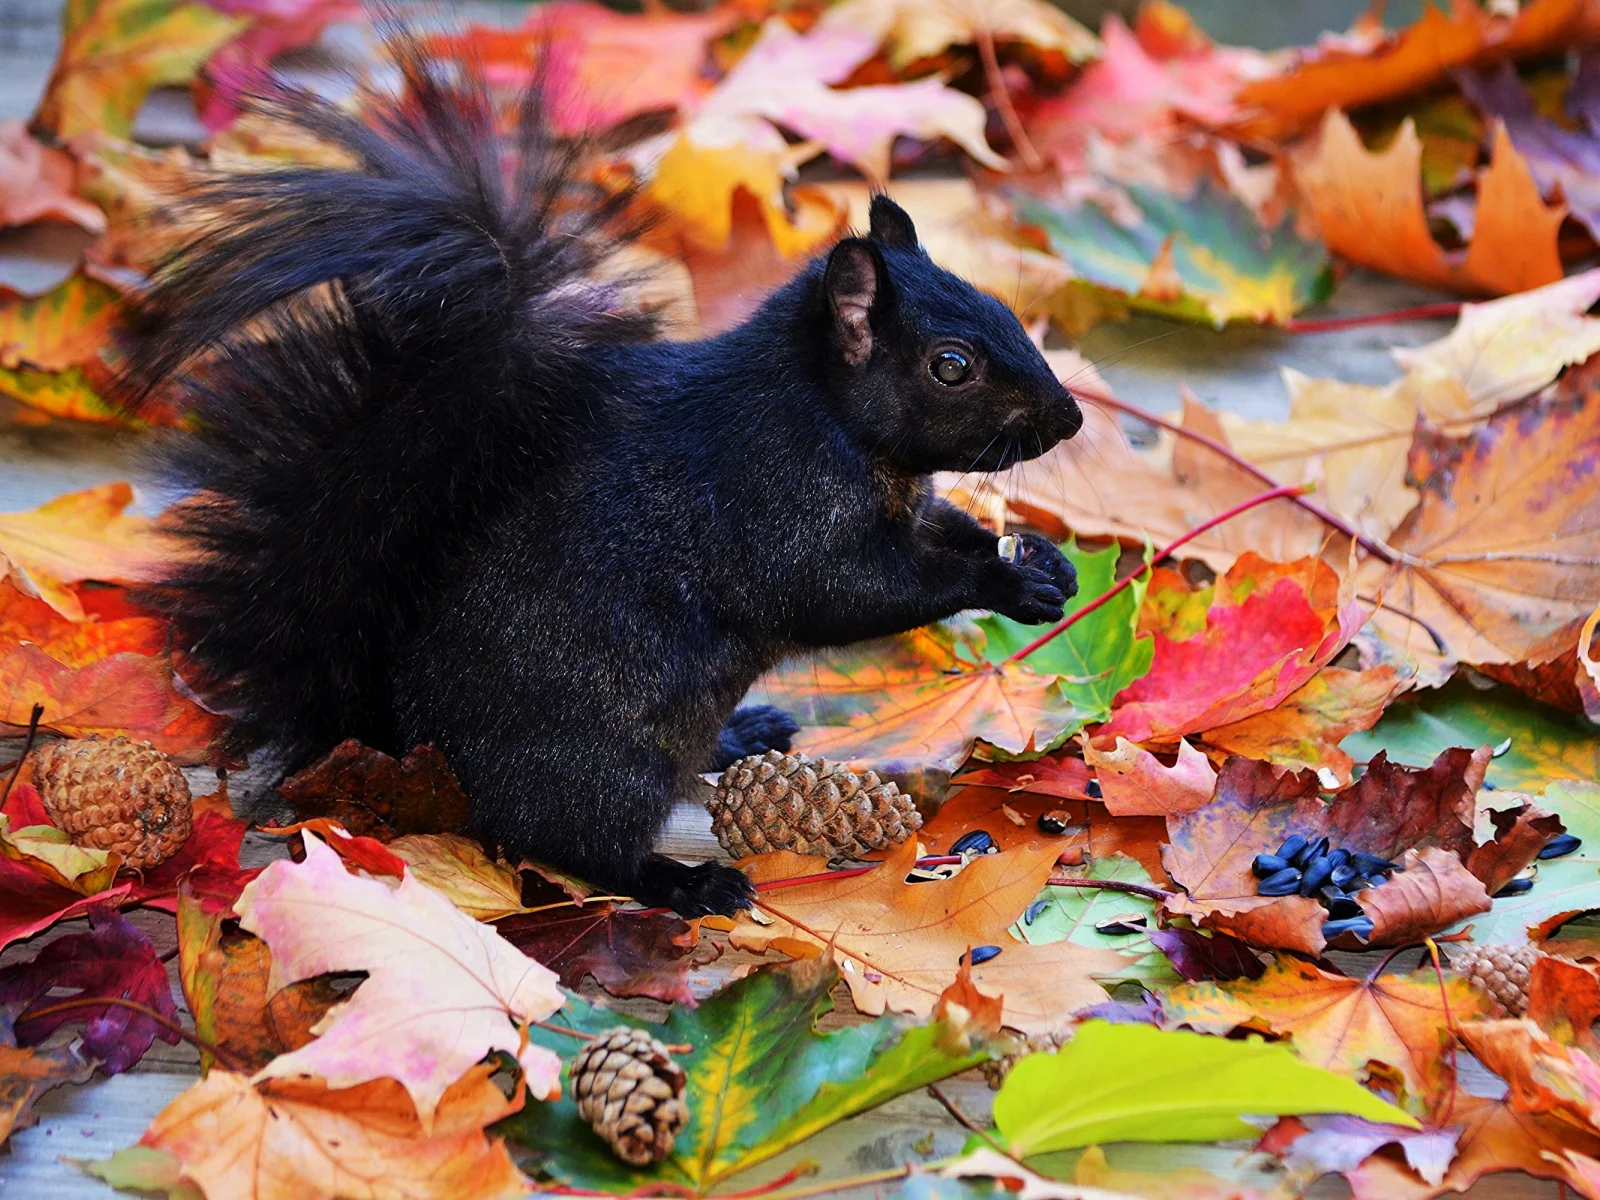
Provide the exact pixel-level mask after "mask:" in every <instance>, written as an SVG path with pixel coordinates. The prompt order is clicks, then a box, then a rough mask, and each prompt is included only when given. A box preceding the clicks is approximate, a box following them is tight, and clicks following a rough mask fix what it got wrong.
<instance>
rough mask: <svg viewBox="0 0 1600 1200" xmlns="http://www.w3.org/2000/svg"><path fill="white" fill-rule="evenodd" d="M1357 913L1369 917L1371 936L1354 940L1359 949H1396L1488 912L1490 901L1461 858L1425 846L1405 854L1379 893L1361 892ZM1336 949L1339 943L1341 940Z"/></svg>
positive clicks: (1487, 894)
mask: <svg viewBox="0 0 1600 1200" xmlns="http://www.w3.org/2000/svg"><path fill="white" fill-rule="evenodd" d="M1356 903H1358V904H1359V905H1361V911H1362V912H1364V913H1366V915H1367V916H1369V917H1371V918H1372V932H1371V933H1369V934H1368V935H1367V936H1366V937H1365V938H1362V939H1358V938H1356V937H1355V936H1354V935H1353V934H1349V935H1346V937H1348V938H1349V939H1350V940H1351V941H1352V942H1359V943H1361V944H1363V945H1375V946H1396V945H1405V944H1407V943H1410V942H1416V941H1420V940H1421V939H1422V938H1424V937H1427V936H1428V935H1429V934H1431V933H1436V932H1438V931H1439V930H1441V929H1446V928H1448V927H1449V926H1451V925H1454V924H1456V923H1457V922H1459V921H1462V920H1464V919H1466V918H1467V917H1470V916H1472V915H1474V914H1475V913H1482V912H1488V911H1489V908H1490V904H1491V901H1490V900H1489V893H1488V891H1487V890H1486V889H1485V888H1484V886H1483V882H1482V881H1481V880H1479V879H1478V878H1477V877H1475V876H1474V875H1472V874H1471V873H1470V872H1469V871H1468V870H1467V868H1466V867H1465V866H1464V865H1463V864H1462V862H1461V859H1460V858H1458V857H1457V856H1456V855H1454V854H1451V853H1450V852H1449V851H1448V850H1441V849H1439V848H1438V847H1437V846H1430V847H1429V848H1428V849H1426V850H1422V851H1420V852H1419V851H1417V850H1407V851H1406V852H1405V854H1404V855H1402V856H1401V859H1400V870H1399V871H1398V872H1396V873H1395V874H1394V875H1392V876H1391V877H1390V879H1389V882H1388V883H1386V884H1384V885H1383V886H1382V887H1381V888H1366V889H1363V890H1362V891H1361V893H1360V894H1358V895H1357V896H1356ZM1339 944H1341V945H1342V944H1344V943H1343V941H1341V942H1340V943H1339Z"/></svg>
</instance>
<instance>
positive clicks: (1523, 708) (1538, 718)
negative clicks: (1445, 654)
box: [1342, 680, 1600, 793]
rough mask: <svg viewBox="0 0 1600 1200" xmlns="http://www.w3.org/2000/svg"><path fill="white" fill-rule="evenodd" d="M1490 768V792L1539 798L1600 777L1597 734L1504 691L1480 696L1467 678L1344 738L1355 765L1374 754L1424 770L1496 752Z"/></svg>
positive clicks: (1577, 719) (1407, 702)
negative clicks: (1553, 786) (1549, 789)
mask: <svg viewBox="0 0 1600 1200" xmlns="http://www.w3.org/2000/svg"><path fill="white" fill-rule="evenodd" d="M1508 738H1509V739H1510V742H1511V744H1510V746H1509V747H1508V748H1507V749H1506V750H1505V752H1504V753H1502V754H1500V755H1498V756H1497V757H1495V758H1494V759H1493V760H1492V761H1491V762H1490V763H1489V774H1488V781H1489V782H1490V783H1491V784H1493V785H1494V786H1495V787H1505V788H1515V789H1516V790H1518V791H1524V792H1534V793H1538V792H1542V791H1544V789H1545V785H1546V784H1548V783H1549V782H1550V781H1551V780H1554V779H1600V730H1596V729H1595V727H1594V726H1593V725H1591V724H1589V723H1588V722H1587V721H1585V720H1584V719H1583V718H1582V717H1576V716H1570V715H1568V714H1566V713H1563V712H1561V711H1559V710H1558V709H1554V708H1551V707H1549V706H1548V705H1545V704H1540V703H1539V702H1538V701H1536V700H1529V699H1528V698H1527V697H1525V696H1523V695H1521V694H1520V693H1518V692H1515V691H1513V690H1512V689H1511V688H1508V687H1496V688H1493V689H1491V690H1490V691H1487V692H1480V691H1478V690H1476V689H1475V688H1473V687H1472V686H1471V685H1469V684H1468V683H1467V682H1466V681H1465V680H1454V681H1452V682H1451V683H1449V684H1448V685H1447V686H1445V687H1442V688H1439V689H1437V690H1435V691H1428V692H1422V693H1420V694H1418V695H1417V696H1416V698H1415V699H1406V700H1402V701H1401V702H1400V703H1398V704H1395V705H1394V706H1393V707H1391V708H1390V709H1389V711H1388V712H1386V713H1385V714H1384V716H1383V720H1381V721H1379V722H1378V723H1377V724H1376V725H1374V726H1373V727H1372V728H1371V729H1369V730H1366V731H1365V732H1362V733H1355V734H1352V735H1350V736H1349V737H1347V738H1345V740H1344V742H1343V743H1342V748H1343V749H1344V750H1345V752H1346V753H1348V754H1349V755H1351V757H1353V758H1354V759H1356V761H1358V762H1361V761H1365V760H1366V759H1369V758H1371V757H1372V756H1373V755H1374V754H1376V753H1377V752H1378V751H1379V750H1385V751H1387V752H1388V755H1389V758H1390V759H1392V760H1393V761H1395V762H1402V763H1405V764H1407V765H1408V766H1414V767H1424V766H1427V765H1428V764H1429V763H1431V762H1432V761H1433V760H1434V758H1436V757H1437V756H1438V754H1439V752H1440V751H1442V750H1448V749H1450V747H1452V746H1469V747H1475V746H1498V745H1500V743H1502V742H1504V741H1506V740H1507V739H1508Z"/></svg>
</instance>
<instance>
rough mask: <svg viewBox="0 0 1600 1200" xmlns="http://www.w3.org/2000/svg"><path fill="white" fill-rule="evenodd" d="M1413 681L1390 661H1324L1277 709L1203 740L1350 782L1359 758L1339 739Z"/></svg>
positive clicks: (1372, 719)
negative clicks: (1365, 665)
mask: <svg viewBox="0 0 1600 1200" xmlns="http://www.w3.org/2000/svg"><path fill="white" fill-rule="evenodd" d="M1409 686H1410V681H1409V680H1405V679H1401V678H1399V677H1398V676H1397V673H1396V671H1395V669H1394V668H1393V667H1389V666H1383V667H1373V668H1371V669H1370V670H1366V671H1346V670H1339V669H1336V668H1334V667H1331V666H1325V667H1323V668H1322V669H1321V670H1320V671H1318V672H1317V673H1316V674H1315V675H1313V676H1312V677H1311V678H1310V679H1308V680H1306V681H1305V683H1303V684H1301V685H1300V686H1299V687H1298V688H1296V689H1295V690H1294V691H1293V692H1291V693H1290V694H1289V695H1288V697H1287V698H1286V699H1284V700H1283V701H1282V702H1281V703H1279V704H1278V705H1277V706H1276V707H1275V708H1272V709H1270V710H1268V711H1267V712H1264V713H1257V714H1256V715H1255V716H1253V717H1246V718H1245V719H1244V720H1242V721H1233V722H1230V723H1229V724H1227V725H1219V726H1217V727H1215V728H1213V729H1208V730H1206V733H1205V742H1206V744H1207V745H1208V746H1213V747H1215V748H1216V749H1218V750H1224V751H1227V752H1228V753H1230V754H1242V755H1244V756H1245V757H1246V758H1259V759H1263V760H1264V761H1266V762H1270V763H1274V764H1275V765H1277V766H1280V767H1288V768H1289V769H1290V770H1295V771H1299V770H1305V769H1308V768H1309V769H1311V770H1328V771H1330V772H1332V774H1333V776H1334V778H1335V779H1337V780H1338V782H1339V783H1340V784H1341V785H1344V784H1348V783H1349V782H1350V772H1351V769H1352V768H1353V767H1354V765H1355V762H1354V760H1353V759H1352V758H1351V757H1350V756H1349V755H1348V754H1346V753H1345V752H1344V751H1343V750H1341V749H1339V743H1340V742H1342V741H1343V740H1344V739H1345V738H1347V737H1349V736H1350V735H1351V734H1352V733H1355V732H1357V731H1358V730H1362V729H1370V728H1372V726H1373V725H1375V724H1377V722H1378V721H1379V720H1380V719H1381V718H1382V717H1383V714H1384V711H1385V710H1386V709H1387V708H1388V707H1389V704H1390V703H1391V702H1392V701H1393V700H1394V698H1395V697H1396V696H1397V695H1398V694H1399V693H1401V692H1403V691H1405V690H1406V688H1407V687H1409Z"/></svg>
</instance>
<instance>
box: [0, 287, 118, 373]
mask: <svg viewBox="0 0 1600 1200" xmlns="http://www.w3.org/2000/svg"><path fill="white" fill-rule="evenodd" d="M119 304H120V300H119V297H118V295H117V293H116V291H115V290H114V289H112V288H110V287H108V286H106V285H105V284H103V283H100V282H99V281H97V280H94V279H90V278H89V277H88V276H86V275H83V274H81V273H78V272H74V273H73V274H72V275H69V276H68V277H67V278H66V279H65V280H63V281H62V282H61V283H59V284H57V285H56V286H55V287H54V288H52V289H51V290H50V291H49V292H47V293H45V294H44V295H43V296H40V297H38V298H37V299H31V300H28V299H19V300H13V301H10V302H9V303H4V302H0V366H3V367H7V368H15V367H18V366H22V365H24V364H26V365H28V366H31V367H36V368H38V369H40V370H43V371H63V370H65V369H66V368H68V367H71V366H74V365H76V364H77V363H81V362H85V361H87V360H88V359H90V358H93V357H94V356H95V355H96V354H98V353H99V352H100V350H101V349H102V348H103V347H105V346H106V345H107V344H108V343H109V341H110V337H111V327H112V325H113V324H114V323H115V322H116V321H117V320H118V319H119V318H120V316H121V312H120V308H119Z"/></svg>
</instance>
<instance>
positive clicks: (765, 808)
mask: <svg viewBox="0 0 1600 1200" xmlns="http://www.w3.org/2000/svg"><path fill="white" fill-rule="evenodd" d="M706 807H707V808H708V809H709V810H710V811H711V832H713V833H714V834H716V835H717V841H719V842H721V843H722V848H723V849H724V850H726V851H727V852H728V853H729V854H731V855H733V856H734V857H735V858H743V857H744V856H745V855H747V854H765V853H767V852H768V851H771V850H793V851H795V852H796V853H799V854H821V855H826V856H827V857H829V858H835V857H847V858H859V857H861V856H862V855H863V854H867V853H869V852H870V851H873V850H887V849H888V848H889V847H891V846H898V845H900V843H901V842H904V841H905V840H906V839H907V838H908V837H910V836H911V835H912V834H913V833H915V832H916V831H917V830H919V829H921V828H922V816H921V814H920V813H918V812H917V810H916V808H915V807H914V806H913V805H912V803H911V798H910V797H909V796H902V795H901V794H900V789H899V788H898V787H897V786H895V784H894V783H892V782H891V783H884V782H883V781H882V780H881V779H879V778H878V775H877V772H875V771H868V772H866V774H864V775H857V774H856V773H855V772H854V771H851V770H849V769H848V768H847V767H845V766H844V764H843V763H835V762H829V761H828V760H827V759H825V758H824V759H813V758H808V757H807V756H806V755H804V754H783V753H780V752H779V751H777V750H768V751H767V752H766V753H765V754H752V755H750V756H749V757H748V758H741V759H740V760H739V761H738V762H736V763H734V764H733V765H732V766H730V767H729V768H728V769H727V770H726V771H724V772H723V773H722V779H721V780H720V781H719V782H718V784H717V790H716V792H715V793H714V794H713V795H712V797H711V800H710V801H709V802H708V803H707V805H706Z"/></svg>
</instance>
